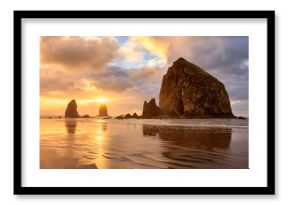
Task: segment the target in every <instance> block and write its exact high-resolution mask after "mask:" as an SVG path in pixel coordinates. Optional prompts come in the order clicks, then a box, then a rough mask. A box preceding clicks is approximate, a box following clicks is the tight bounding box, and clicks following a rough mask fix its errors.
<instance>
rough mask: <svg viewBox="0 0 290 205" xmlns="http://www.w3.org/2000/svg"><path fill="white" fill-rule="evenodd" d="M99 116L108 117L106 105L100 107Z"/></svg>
mask: <svg viewBox="0 0 290 205" xmlns="http://www.w3.org/2000/svg"><path fill="white" fill-rule="evenodd" d="M99 116H108V110H107V106H106V105H105V104H102V105H100V108H99Z"/></svg>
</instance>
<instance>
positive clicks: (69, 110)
mask: <svg viewBox="0 0 290 205" xmlns="http://www.w3.org/2000/svg"><path fill="white" fill-rule="evenodd" d="M77 108H78V106H77V103H76V101H75V100H71V101H70V102H69V103H68V105H67V107H66V110H65V117H66V118H77V117H79V113H78V110H77Z"/></svg>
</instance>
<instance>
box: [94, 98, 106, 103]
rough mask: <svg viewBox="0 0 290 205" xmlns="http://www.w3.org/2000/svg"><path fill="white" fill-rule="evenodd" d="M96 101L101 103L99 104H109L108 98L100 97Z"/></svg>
mask: <svg viewBox="0 0 290 205" xmlns="http://www.w3.org/2000/svg"><path fill="white" fill-rule="evenodd" d="M96 101H97V102H99V103H105V102H108V100H107V99H106V98H104V97H99V98H97V99H96Z"/></svg>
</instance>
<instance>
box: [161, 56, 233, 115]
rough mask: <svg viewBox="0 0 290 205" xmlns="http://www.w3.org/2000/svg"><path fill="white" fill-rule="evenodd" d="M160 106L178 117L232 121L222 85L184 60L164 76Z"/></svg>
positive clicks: (226, 95)
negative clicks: (213, 118)
mask: <svg viewBox="0 0 290 205" xmlns="http://www.w3.org/2000/svg"><path fill="white" fill-rule="evenodd" d="M159 106H160V108H161V109H162V111H163V112H165V113H166V114H168V115H173V116H176V115H177V116H179V117H186V118H195V117H234V116H233V114H232V109H231V104H230V100H229V96H228V93H227V91H226V89H225V86H224V85H223V83H221V82H220V81H219V80H217V79H216V78H215V77H213V76H212V75H210V74H209V73H207V72H205V71H204V70H203V69H202V68H200V67H198V66H197V65H194V64H192V63H190V62H188V61H186V60H185V59H184V58H179V59H178V60H177V61H175V62H174V63H173V65H172V66H171V67H169V68H168V71H167V73H166V74H165V75H164V76H163V79H162V85H161V90H160V95H159Z"/></svg>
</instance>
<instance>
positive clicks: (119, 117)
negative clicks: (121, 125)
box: [115, 115, 125, 120]
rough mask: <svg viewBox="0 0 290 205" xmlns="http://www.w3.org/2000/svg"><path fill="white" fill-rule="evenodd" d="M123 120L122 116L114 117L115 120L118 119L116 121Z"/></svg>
mask: <svg viewBox="0 0 290 205" xmlns="http://www.w3.org/2000/svg"><path fill="white" fill-rule="evenodd" d="M124 118H125V116H124V115H119V116H117V117H115V119H118V120H123V119H124Z"/></svg>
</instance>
